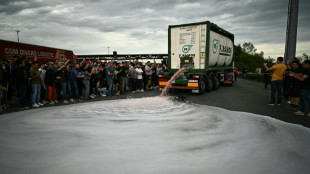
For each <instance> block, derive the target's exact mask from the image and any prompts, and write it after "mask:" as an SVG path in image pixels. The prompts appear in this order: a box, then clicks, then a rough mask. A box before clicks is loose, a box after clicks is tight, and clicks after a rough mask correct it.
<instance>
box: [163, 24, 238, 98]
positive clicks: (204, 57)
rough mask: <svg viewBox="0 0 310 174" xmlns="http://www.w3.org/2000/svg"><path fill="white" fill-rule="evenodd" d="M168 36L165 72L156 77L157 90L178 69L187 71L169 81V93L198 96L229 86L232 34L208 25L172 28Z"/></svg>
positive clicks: (232, 53) (232, 49) (230, 80)
mask: <svg viewBox="0 0 310 174" xmlns="http://www.w3.org/2000/svg"><path fill="white" fill-rule="evenodd" d="M168 34H169V36H168V37H169V39H168V40H169V43H168V49H169V50H168V51H169V52H168V68H169V72H166V73H164V74H160V76H159V86H160V88H164V87H165V86H166V85H167V81H169V79H170V78H171V77H172V76H173V74H175V73H176V72H177V71H178V70H180V69H181V68H188V71H186V72H185V73H182V74H180V75H179V77H178V78H177V79H175V80H174V81H173V83H172V86H171V88H173V89H188V90H191V91H192V92H193V93H200V94H202V93H204V92H206V91H207V92H209V91H211V90H212V89H217V88H218V86H219V85H220V84H229V85H232V84H233V68H234V35H233V34H231V33H229V32H228V31H226V30H224V29H222V28H220V27H218V26H217V25H215V24H213V23H211V22H209V21H206V22H199V23H191V24H182V25H172V26H169V33H168Z"/></svg>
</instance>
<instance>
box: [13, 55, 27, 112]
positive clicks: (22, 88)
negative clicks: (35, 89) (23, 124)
mask: <svg viewBox="0 0 310 174" xmlns="http://www.w3.org/2000/svg"><path fill="white" fill-rule="evenodd" d="M16 64H17V66H18V69H17V74H16V76H17V86H18V87H19V99H20V102H19V105H20V109H21V110H25V109H29V107H28V106H27V99H26V96H27V88H28V83H29V78H30V77H29V74H28V72H27V70H26V68H25V61H21V60H18V61H17V63H16Z"/></svg>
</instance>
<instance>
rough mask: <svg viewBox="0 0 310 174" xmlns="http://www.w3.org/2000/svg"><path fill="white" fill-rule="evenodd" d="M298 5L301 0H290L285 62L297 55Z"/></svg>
mask: <svg viewBox="0 0 310 174" xmlns="http://www.w3.org/2000/svg"><path fill="white" fill-rule="evenodd" d="M298 6H299V0H290V1H289V4H288V17H287V29H286V43H285V53H284V62H285V64H286V63H287V61H289V60H291V59H292V58H294V57H296V40H297V26H298Z"/></svg>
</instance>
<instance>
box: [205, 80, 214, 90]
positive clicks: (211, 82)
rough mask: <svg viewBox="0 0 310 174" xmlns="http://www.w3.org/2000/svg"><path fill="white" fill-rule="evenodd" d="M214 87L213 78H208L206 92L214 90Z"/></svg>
mask: <svg viewBox="0 0 310 174" xmlns="http://www.w3.org/2000/svg"><path fill="white" fill-rule="evenodd" d="M212 88H213V81H212V79H211V78H208V80H207V88H206V92H210V91H212Z"/></svg>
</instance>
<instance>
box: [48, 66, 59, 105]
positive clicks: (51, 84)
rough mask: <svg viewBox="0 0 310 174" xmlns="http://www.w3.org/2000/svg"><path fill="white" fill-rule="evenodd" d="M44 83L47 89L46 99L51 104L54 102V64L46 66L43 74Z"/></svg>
mask: <svg viewBox="0 0 310 174" xmlns="http://www.w3.org/2000/svg"><path fill="white" fill-rule="evenodd" d="M45 83H46V85H47V89H48V99H49V104H51V105H53V104H55V103H56V88H55V83H56V73H55V71H54V65H53V64H49V65H48V66H47V70H46V74H45Z"/></svg>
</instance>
